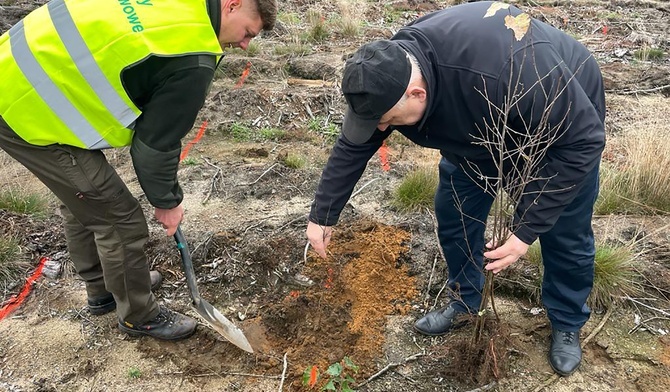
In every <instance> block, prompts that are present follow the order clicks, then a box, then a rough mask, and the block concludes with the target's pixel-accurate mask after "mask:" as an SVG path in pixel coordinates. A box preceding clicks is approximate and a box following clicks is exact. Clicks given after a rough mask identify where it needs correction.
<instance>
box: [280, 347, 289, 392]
mask: <svg viewBox="0 0 670 392" xmlns="http://www.w3.org/2000/svg"><path fill="white" fill-rule="evenodd" d="M286 355H288V353H284V370H282V372H281V381H280V382H279V392H282V391H283V390H284V380H285V379H286V368H287V365H288V363H287V361H286Z"/></svg>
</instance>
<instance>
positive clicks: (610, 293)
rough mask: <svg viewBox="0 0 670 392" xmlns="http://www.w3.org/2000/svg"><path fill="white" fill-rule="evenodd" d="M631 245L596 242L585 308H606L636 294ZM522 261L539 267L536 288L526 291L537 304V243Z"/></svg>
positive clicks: (539, 262) (636, 276)
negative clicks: (590, 287) (530, 293)
mask: <svg viewBox="0 0 670 392" xmlns="http://www.w3.org/2000/svg"><path fill="white" fill-rule="evenodd" d="M631 249H632V246H627V245H612V244H609V243H607V242H598V243H596V255H595V262H594V277H593V290H591V295H590V296H589V298H588V301H587V303H588V305H589V306H590V307H592V308H599V309H601V308H603V307H605V308H606V307H608V306H610V305H611V304H612V303H614V302H617V301H620V300H621V299H622V298H624V297H625V296H633V295H636V294H638V293H639V277H640V276H639V273H638V272H637V271H636V270H635V268H634V266H633V260H634V257H633V252H632V250H631ZM524 259H525V260H526V261H528V262H529V263H530V264H532V265H533V266H535V267H537V268H539V271H540V274H539V277H540V278H539V279H538V280H537V281H534V282H533V284H535V286H536V287H533V288H532V289H531V290H530V291H531V292H533V293H535V295H534V296H533V298H534V299H535V300H537V301H540V300H541V298H540V292H541V287H542V275H543V274H544V268H543V264H542V249H541V247H540V245H539V242H535V243H534V244H533V245H531V246H530V247H529V248H528V252H527V253H526V255H525V256H524Z"/></svg>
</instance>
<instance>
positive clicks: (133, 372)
mask: <svg viewBox="0 0 670 392" xmlns="http://www.w3.org/2000/svg"><path fill="white" fill-rule="evenodd" d="M140 377H142V371H141V370H140V369H139V368H136V367H134V366H133V367H131V368H129V369H128V378H130V379H137V378H140Z"/></svg>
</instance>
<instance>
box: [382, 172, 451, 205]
mask: <svg viewBox="0 0 670 392" xmlns="http://www.w3.org/2000/svg"><path fill="white" fill-rule="evenodd" d="M438 182H439V175H438V173H437V170H436V169H435V168H419V169H417V170H414V171H412V172H410V173H408V174H407V175H406V176H405V178H403V180H402V182H401V183H400V185H399V186H398V188H396V190H395V191H394V193H393V200H392V202H391V204H392V205H393V206H394V207H395V208H397V209H398V210H400V211H402V212H413V211H420V210H421V209H423V208H430V209H432V208H433V205H434V200H435V192H436V191H437V184H438Z"/></svg>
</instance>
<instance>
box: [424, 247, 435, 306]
mask: <svg viewBox="0 0 670 392" xmlns="http://www.w3.org/2000/svg"><path fill="white" fill-rule="evenodd" d="M435 264H437V254H436V255H435V259H433V267H432V268H431V269H430V277H428V288H427V289H426V295H425V297H424V299H423V306H426V305H427V304H428V297H430V286H431V285H432V284H433V274H434V273H435Z"/></svg>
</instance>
